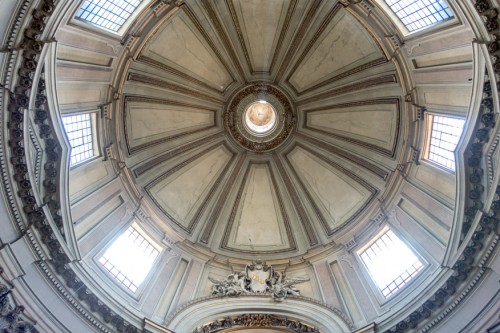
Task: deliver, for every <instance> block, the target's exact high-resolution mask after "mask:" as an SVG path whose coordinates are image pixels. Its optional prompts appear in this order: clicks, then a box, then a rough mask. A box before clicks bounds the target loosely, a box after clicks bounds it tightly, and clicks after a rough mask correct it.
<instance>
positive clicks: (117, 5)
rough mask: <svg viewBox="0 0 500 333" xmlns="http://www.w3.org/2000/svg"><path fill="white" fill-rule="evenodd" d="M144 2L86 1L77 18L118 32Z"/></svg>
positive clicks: (133, 0)
mask: <svg viewBox="0 0 500 333" xmlns="http://www.w3.org/2000/svg"><path fill="white" fill-rule="evenodd" d="M141 2H142V0H86V1H84V2H83V4H82V6H81V7H80V9H79V10H78V11H77V13H76V18H77V19H80V20H82V21H85V22H89V23H91V24H94V25H97V26H99V27H102V28H105V29H107V30H111V31H114V32H117V31H118V30H120V28H121V27H122V25H123V24H124V23H125V21H127V19H128V18H129V17H130V15H132V13H133V12H134V10H135V9H136V8H137V6H139V5H140V4H141Z"/></svg>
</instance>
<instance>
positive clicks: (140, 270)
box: [98, 224, 161, 293]
mask: <svg viewBox="0 0 500 333" xmlns="http://www.w3.org/2000/svg"><path fill="white" fill-rule="evenodd" d="M160 251H161V248H160V247H159V246H158V245H157V244H155V243H154V242H153V241H150V240H148V239H146V236H144V235H143V234H142V232H141V230H140V229H139V228H138V227H137V226H136V225H134V224H133V225H131V226H130V227H129V228H128V229H127V230H126V231H125V232H124V233H123V234H121V235H120V236H119V237H118V238H116V239H115V240H114V242H113V243H112V244H111V245H110V246H109V247H108V248H107V249H106V251H104V253H103V254H102V255H101V257H100V258H99V259H98V261H99V263H100V264H101V265H102V266H103V267H104V268H105V269H106V270H107V271H108V273H109V274H111V276H112V277H113V278H114V279H115V280H116V281H117V282H118V283H119V284H121V285H123V286H124V287H126V288H127V289H129V290H130V291H131V292H133V293H135V292H136V291H137V289H138V287H139V286H140V284H141V283H142V282H143V281H144V279H145V278H146V277H147V275H148V274H149V272H150V270H151V268H152V267H153V264H154V262H155V260H156V258H157V257H158V255H159V254H160Z"/></svg>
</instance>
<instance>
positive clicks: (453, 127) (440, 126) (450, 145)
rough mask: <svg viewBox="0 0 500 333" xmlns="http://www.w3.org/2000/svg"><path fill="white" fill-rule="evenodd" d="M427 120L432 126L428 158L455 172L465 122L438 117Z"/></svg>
mask: <svg viewBox="0 0 500 333" xmlns="http://www.w3.org/2000/svg"><path fill="white" fill-rule="evenodd" d="M427 120H428V124H430V125H431V132H430V140H429V147H428V149H427V156H426V158H427V159H428V160H430V161H433V162H435V163H437V164H439V165H441V166H443V167H445V168H447V169H450V170H452V171H455V148H456V147H457V144H458V140H460V136H461V135H462V131H463V128H464V123H465V120H464V119H463V118H452V117H443V116H436V115H429V116H428V118H427Z"/></svg>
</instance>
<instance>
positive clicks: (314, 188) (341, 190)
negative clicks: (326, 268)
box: [286, 146, 375, 234]
mask: <svg viewBox="0 0 500 333" xmlns="http://www.w3.org/2000/svg"><path fill="white" fill-rule="evenodd" d="M286 158H287V160H288V161H289V164H290V166H291V167H292V168H293V170H294V173H295V176H296V177H297V179H298V180H299V182H298V183H299V184H300V186H301V188H302V190H303V191H304V192H305V193H306V196H307V197H308V198H309V199H310V203H311V204H313V205H314V206H315V208H316V209H318V210H319V212H320V219H321V221H320V222H321V223H322V224H323V227H324V228H325V230H327V232H328V234H331V233H332V231H333V230H336V229H338V228H339V227H341V226H342V225H343V224H344V223H346V222H348V221H349V220H350V219H352V218H353V217H354V216H356V214H357V213H358V212H359V211H360V210H361V209H362V208H363V207H364V206H365V205H366V204H367V203H368V202H369V201H370V199H371V198H372V197H373V195H374V193H375V190H374V189H373V188H372V187H370V186H367V184H363V183H362V182H360V179H356V178H357V177H355V176H354V175H349V174H348V173H347V172H346V171H347V170H345V169H344V170H343V169H342V168H341V167H340V166H339V165H338V164H336V163H335V162H332V161H329V160H328V159H326V158H324V157H322V156H321V155H319V154H317V153H314V152H313V151H310V150H308V149H306V148H305V147H302V146H297V147H295V148H294V149H293V150H292V151H291V152H290V153H288V154H287V156H286ZM353 176H354V177H353Z"/></svg>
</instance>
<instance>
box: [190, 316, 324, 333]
mask: <svg viewBox="0 0 500 333" xmlns="http://www.w3.org/2000/svg"><path fill="white" fill-rule="evenodd" d="M239 327H247V328H248V327H249V328H255V327H258V328H262V327H266V328H274V327H276V328H285V329H286V330H287V331H288V332H295V333H320V332H319V330H318V329H317V328H315V327H312V326H310V325H307V324H303V323H302V322H300V321H298V320H292V319H289V318H287V317H282V316H275V315H269V314H258V313H257V314H252V313H247V314H244V315H240V316H233V317H225V318H222V319H218V320H214V321H212V322H210V323H208V324H205V325H203V326H200V327H197V328H195V329H194V330H193V332H192V333H215V332H220V331H221V330H223V329H231V328H239Z"/></svg>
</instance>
